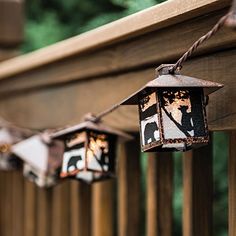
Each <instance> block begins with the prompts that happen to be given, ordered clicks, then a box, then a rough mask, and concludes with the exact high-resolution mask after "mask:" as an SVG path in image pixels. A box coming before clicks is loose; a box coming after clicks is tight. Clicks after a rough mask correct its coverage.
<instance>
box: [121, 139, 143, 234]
mask: <svg viewBox="0 0 236 236" xmlns="http://www.w3.org/2000/svg"><path fill="white" fill-rule="evenodd" d="M118 172H119V173H118V235H119V236H127V235H129V236H138V235H140V226H141V224H142V222H141V220H140V219H141V218H140V201H141V199H140V198H141V184H140V175H141V170H140V147H139V141H138V138H136V139H135V140H132V141H130V142H127V143H126V144H122V145H120V155H119V171H118Z"/></svg>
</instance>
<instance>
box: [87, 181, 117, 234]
mask: <svg viewBox="0 0 236 236" xmlns="http://www.w3.org/2000/svg"><path fill="white" fill-rule="evenodd" d="M114 197H115V180H107V181H104V182H101V183H95V184H94V185H93V186H92V236H111V235H114V234H115V232H114V226H115V225H114V220H115V219H114V217H115V207H114V204H115V202H114Z"/></svg>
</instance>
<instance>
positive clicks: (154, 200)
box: [147, 153, 173, 236]
mask: <svg viewBox="0 0 236 236" xmlns="http://www.w3.org/2000/svg"><path fill="white" fill-rule="evenodd" d="M172 197H173V159H172V154H171V153H158V154H156V153H149V154H148V169H147V236H171V235H172V226H173V224H172V223H173V219H172Z"/></svg>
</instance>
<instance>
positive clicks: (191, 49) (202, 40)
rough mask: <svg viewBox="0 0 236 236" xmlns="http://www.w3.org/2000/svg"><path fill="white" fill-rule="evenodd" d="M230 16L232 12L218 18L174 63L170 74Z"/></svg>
mask: <svg viewBox="0 0 236 236" xmlns="http://www.w3.org/2000/svg"><path fill="white" fill-rule="evenodd" d="M231 14H232V12H229V13H228V14H226V15H224V16H223V17H221V18H220V20H219V21H218V22H217V23H216V24H215V25H214V27H213V28H212V29H211V30H210V31H209V32H208V33H207V34H205V35H203V36H202V37H201V38H199V39H198V40H197V41H196V42H195V43H194V44H193V45H192V46H191V47H190V48H189V50H188V51H187V52H185V53H184V54H183V56H182V57H181V58H180V59H179V60H178V61H177V62H176V63H175V65H174V66H173V67H172V68H171V70H170V72H171V73H174V72H175V71H176V70H177V69H179V68H181V67H182V64H183V63H184V62H185V61H186V60H187V59H188V58H189V57H190V56H191V55H192V54H193V53H194V52H195V50H196V49H197V48H198V47H199V46H200V45H201V44H202V43H203V42H205V41H206V40H208V39H209V38H211V37H212V36H213V35H214V34H215V33H216V32H217V31H219V29H220V28H222V27H223V26H224V24H225V21H226V20H227V19H228V17H229V16H230V15H231Z"/></svg>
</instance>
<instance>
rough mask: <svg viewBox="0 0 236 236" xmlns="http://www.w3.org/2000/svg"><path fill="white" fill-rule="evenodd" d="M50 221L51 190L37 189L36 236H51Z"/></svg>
mask: <svg viewBox="0 0 236 236" xmlns="http://www.w3.org/2000/svg"><path fill="white" fill-rule="evenodd" d="M58 217H60V216H58ZM51 220H52V189H44V188H37V225H38V227H37V234H36V235H37V236H51Z"/></svg>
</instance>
